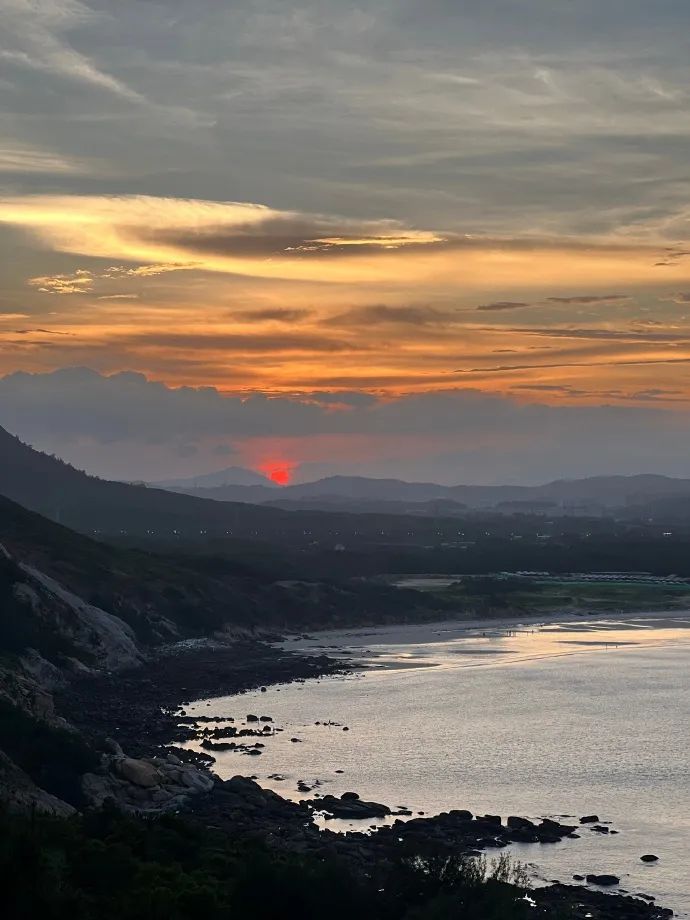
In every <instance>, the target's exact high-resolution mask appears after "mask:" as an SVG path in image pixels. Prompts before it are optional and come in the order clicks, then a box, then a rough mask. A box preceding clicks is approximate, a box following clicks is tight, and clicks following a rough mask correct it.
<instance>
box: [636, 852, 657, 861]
mask: <svg viewBox="0 0 690 920" xmlns="http://www.w3.org/2000/svg"><path fill="white" fill-rule="evenodd" d="M640 859H641V860H642V862H646V863H652V862H658V860H659V857H658V856H655V855H654V854H653V853H645V855H644V856H640Z"/></svg>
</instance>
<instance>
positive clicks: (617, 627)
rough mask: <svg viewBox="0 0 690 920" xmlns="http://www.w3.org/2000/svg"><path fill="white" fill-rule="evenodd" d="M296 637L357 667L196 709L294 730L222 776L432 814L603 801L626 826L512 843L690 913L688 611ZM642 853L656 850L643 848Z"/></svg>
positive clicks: (540, 860) (296, 643)
mask: <svg viewBox="0 0 690 920" xmlns="http://www.w3.org/2000/svg"><path fill="white" fill-rule="evenodd" d="M286 645H287V647H288V648H291V649H294V650H296V651H300V652H307V653H313V652H318V653H323V652H324V651H326V652H329V653H331V654H334V655H344V656H346V657H347V658H348V659H349V660H350V661H351V662H352V664H353V668H355V671H354V673H353V675H351V676H348V677H334V678H323V679H321V680H310V681H307V682H306V683H295V684H290V685H284V686H280V687H270V688H269V689H268V691H267V692H265V693H259V692H257V693H248V694H242V695H240V696H235V697H222V698H217V699H214V700H213V701H212V706H211V707H210V708H209V707H208V706H207V705H206V702H207V701H199V702H198V703H196V704H194V705H193V706H190V707H188V710H187V711H188V713H189V714H190V715H194V714H199V715H209V714H213V715H218V716H234V717H235V718H236V719H238V720H239V723H240V724H241V721H242V719H243V718H244V716H245V715H246V714H247V713H250V712H251V713H256V714H258V715H263V714H267V715H270V716H271V717H272V718H273V719H274V723H273V724H274V725H275V726H277V727H280V728H283V729H284V731H283V732H281V733H277V734H276V735H275V736H273V737H270V738H268V739H266V741H265V748H264V750H263V754H262V756H261V757H246V756H243V755H241V754H238V753H232V752H227V753H226V752H223V753H220V752H218V753H216V755H215V756H216V757H217V763H216V764H215V767H214V769H215V770H216V772H218V773H219V775H221V776H222V777H224V778H227V777H230V776H232V775H235V774H237V773H242V774H244V775H252V774H255V775H256V776H257V777H258V781H259V782H260V783H261V784H262V785H264V786H267V787H270V788H273V789H275V790H276V791H277V792H279V793H280V794H281V795H284V796H286V797H291V798H295V799H299V798H304V797H305V796H304V794H303V793H299V792H298V791H297V781H298V780H302V781H304V782H306V783H307V784H308V785H310V786H312V787H313V788H314V791H315V792H321V793H323V794H325V793H333V794H340V793H342V792H344V791H346V790H353V791H356V792H358V793H359V794H360V796H361V797H362V798H366V799H373V800H375V801H378V802H384V803H386V804H389V805H391V806H399V805H402V806H406V807H408V808H410V809H411V810H413V811H414V812H415V813H417V812H419V811H423V812H425V813H426V814H427V815H432V814H434V813H438V812H440V811H447V810H449V809H452V808H467V809H470V810H471V811H473V812H474V813H476V814H484V813H490V814H500V815H502V816H503V818H504V819H505V817H507V816H508V815H512V814H515V815H522V816H525V817H530V818H535V819H537V818H540V817H545V816H551V817H559V818H560V817H561V816H574V818H575V819H576V820H574V821H573V822H572V823H578V822H577V819H579V817H581V816H583V815H588V814H597V815H598V816H599V818H600V819H601V820H602V821H604V822H610V824H609V825H607V826H608V827H610V829H611V830H615V831H618V833H617V834H611V833H609V834H607V835H603V834H599V833H597V832H596V831H593V830H591V829H590V828H589V827H583V828H582V829H580V830H579V831H578V833H580V835H581V836H580V839H579V840H570V839H568V840H564V841H563V842H561V843H559V844H548V845H523V846H515V847H513V848H512V849H513V851H514V853H515V855H516V857H517V858H519V859H520V860H521V861H523V862H524V863H527V864H528V865H529V866H530V869H531V871H532V873H533V875H534V877H535V880H536V881H537V883H539V881H543V880H549V879H558V880H560V881H564V882H569V881H571V880H572V876H573V874H581V875H587V874H588V873H591V872H593V873H597V874H599V873H613V874H615V875H618V876H619V877H620V878H621V888H623V889H625V890H627V891H628V892H630V893H634V894H637V893H645V894H648V895H653V896H655V897H656V899H657V901H658V903H659V904H661V905H663V906H666V907H671V908H673V909H674V910H675V911H676V912H677V913H678V914H679V915H680V916H685V917H689V916H690V756H689V748H690V744H689V742H690V619H688V618H684V617H682V616H678V617H675V618H669V619H660V618H658V617H657V618H652V617H649V618H645V617H640V618H635V619H632V620H629V621H627V622H620V621H606V620H599V621H595V622H591V621H587V622H582V621H577V622H570V623H568V622H559V623H551V624H543V625H541V626H538V625H534V624H532V625H525V626H516V625H508V624H503V625H501V626H493V627H486V626H484V627H477V628H474V629H467V628H465V627H458V626H457V624H439V625H436V626H424V627H407V628H402V629H400V628H399V629H393V628H385V629H381V630H363V631H348V632H345V633H338V634H336V633H330V634H328V633H320V634H318V635H317V636H315V637H313V638H304V639H299V640H293V641H291V642H288V643H286ZM360 664H362V665H366V666H367V670H364V671H362V670H358V668H359V666H360ZM317 722H318V723H321V724H318V725H317V724H316V723H317ZM345 727H347V729H348V730H347V731H344V730H343V729H344V728H345ZM293 737H298V738H299V739H300V743H295V742H291V740H290V739H291V738H293ZM248 740H250V741H253V740H254V739H248ZM336 771H343V772H342V773H340V772H338V773H336ZM276 775H279V776H280V777H282V778H281V779H275V778H273V779H272V778H270V777H275V776H276ZM317 781H318V783H319V785H318V786H317V785H315V784H316V783H317ZM310 795H313V793H310ZM562 820H564V822H565V823H567V822H568V821H569V820H570V819H569V818H565V817H563V819H562ZM336 823H338V822H329V826H330V827H334V826H335V824H336ZM370 823H374V822H369V821H366V822H363V824H364V827H363V828H362V829H366V828H367V827H368V825H369V824H370ZM360 824H362V822H360ZM646 853H654V854H656V855H657V856H659V861H658V862H656V863H652V864H645V863H642V862H641V861H640V856H642V855H643V854H646Z"/></svg>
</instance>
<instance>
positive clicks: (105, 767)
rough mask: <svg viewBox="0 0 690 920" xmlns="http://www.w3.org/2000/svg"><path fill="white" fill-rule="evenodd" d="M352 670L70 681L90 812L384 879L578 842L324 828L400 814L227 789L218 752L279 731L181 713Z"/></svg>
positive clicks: (566, 897) (657, 915)
mask: <svg viewBox="0 0 690 920" xmlns="http://www.w3.org/2000/svg"><path fill="white" fill-rule="evenodd" d="M346 671H347V668H345V667H344V666H343V664H342V663H341V662H338V661H336V660H333V659H330V658H326V657H313V656H309V657H300V656H298V655H295V654H293V653H289V652H285V651H282V650H279V649H276V648H275V647H273V646H271V645H268V644H267V643H265V642H251V641H243V642H234V643H229V644H222V645H215V644H213V645H212V644H201V645H200V646H197V647H192V648H182V649H172V650H168V651H166V652H164V653H161V654H159V655H157V656H156V658H155V659H153V660H152V661H150V662H149V663H148V664H146V665H144V666H143V667H141V668H137V669H132V670H130V671H126V672H122V671H120V672H118V673H113V674H108V675H105V676H102V677H99V678H88V679H82V680H79V681H76V682H73V683H72V684H71V685H70V686H69V687H68V688H67V689H65V690H63V691H62V692H61V693H60V694H59V696H58V697H57V699H56V702H57V705H58V707H59V711H60V713H61V714H62V715H64V716H65V717H66V718H67V719H68V720H69V721H70V722H71V723H72V724H73V725H75V726H76V727H77V728H79V729H80V730H81V731H82V732H83V733H84V734H85V735H86V736H87V737H89V738H90V739H91V740H93V741H94V742H96V743H97V744H98V745H99V746H100V749H101V750H102V752H103V753H102V755H101V766H100V769H99V770H98V771H97V772H95V773H92V774H89V775H87V777H85V780H84V793H85V795H86V798H87V799H88V800H89V801H90V802H91V803H92V804H94V805H101V804H103V803H105V802H106V801H108V800H114V801H115V802H116V803H117V804H118V805H119V807H121V808H123V809H124V810H126V811H131V812H134V813H161V812H165V811H175V812H179V813H181V814H183V815H185V816H186V817H187V818H188V819H189V820H191V821H193V822H195V823H199V824H201V825H203V826H207V827H213V828H216V829H220V830H222V831H225V832H227V833H229V834H230V835H232V836H233V837H234V838H246V839H247V840H257V839H258V840H261V841H263V842H265V843H266V844H268V845H269V846H272V847H275V848H277V849H282V850H285V851H289V852H291V853H297V854H303V855H305V856H306V855H309V856H312V857H316V858H326V857H335V858H337V859H339V860H341V861H342V862H343V863H345V864H347V865H348V866H350V867H351V868H352V869H354V870H355V871H358V872H361V873H364V874H366V875H368V876H369V877H375V876H378V875H379V874H380V875H381V877H382V878H383V877H384V876H385V873H386V871H387V868H388V867H389V866H390V865H391V864H392V862H393V861H394V860H395V859H397V858H400V857H401V856H405V855H412V854H431V853H434V854H438V853H449V854H450V853H454V854H457V853H462V854H465V855H467V856H468V857H469V856H477V855H479V854H482V853H486V852H489V853H492V852H493V853H496V852H497V851H498V850H500V849H502V848H504V847H506V846H508V845H509V844H511V843H517V842H519V843H535V844H549V843H555V842H558V841H561V840H563V839H566V838H568V837H577V836H579V835H578V833H577V830H578V827H577V826H576V825H566V824H560V823H559V822H556V821H552V820H549V819H545V820H543V821H541V822H533V821H529V820H527V819H526V818H522V817H519V816H510V817H508V818H507V819H506V821H505V822H504V821H502V819H501V817H499V816H497V815H484V816H475V815H473V814H472V813H470V812H469V811H460V810H454V811H450V812H445V813H442V814H439V815H435V816H432V817H426V816H425V817H421V816H416V817H412V816H411V815H410V814H409V812H405V811H403V812H397V814H399V815H401V816H403V817H405V818H409V820H400V818H399V817H398V818H396V820H395V821H394V822H393V823H390V824H387V825H384V826H381V827H378V828H376V829H375V831H373V832H371V833H369V832H363V831H349V832H347V833H339V832H336V831H332V830H330V829H329V828H321V827H319V825H318V824H317V823H316V820H315V818H316V817H317V816H318V815H322V816H325V817H326V818H329V817H330V818H345V819H362V820H365V819H367V818H369V819H370V818H373V817H383V816H388V815H390V816H394V815H395V814H396V813H395V812H392V811H391V809H389V808H388V807H387V806H385V805H382V804H380V803H370V802H363V801H362V800H360V799H359V796H358V795H357V794H356V793H349V794H348V793H345V794H344V795H343V796H341V797H339V798H336V797H335V796H320V795H318V793H316V794H314V795H313V797H312V798H311V799H305V800H303V801H301V802H293V801H289V800H287V799H284V798H282V797H281V796H279V795H278V794H277V793H275V792H273V791H271V790H267V789H263V788H262V787H260V786H259V785H258V784H257V783H256V782H254V779H253V778H249V777H247V776H235V777H233V778H232V779H230V780H226V781H222V780H220V779H219V778H218V777H217V776H215V775H214V774H213V773H212V772H211V770H210V765H211V764H212V762H213V756H212V752H213V750H214V748H215V749H218V748H219V747H220V748H223V747H225V746H227V747H231V746H232V747H234V748H235V749H237V748H238V747H239V749H240V752H242V753H245V754H246V753H255V754H260V753H261V748H262V747H263V742H262V741H261V740H256V739H259V738H260V737H270V736H271V735H272V733H273V732H274V731H275V730H277V729H276V727H274V726H273V725H272V724H271V722H272V720H271V719H270V717H268V716H266V717H264V720H263V723H262V720H261V716H252V717H251V718H247V717H243V719H242V721H244V722H245V725H244V726H243V727H241V728H240V727H239V726H238V725H233V724H225V725H224V726H221V725H220V724H219V723H220V722H221V721H224V722H225V723H232V720H229V719H225V720H218V719H216V718H215V717H213V716H212V715H209V716H206V717H203V718H200V717H194V718H192V717H188V716H187V714H186V711H185V709H184V707H185V705H187V704H188V703H189V702H191V701H192V700H195V699H200V698H204V697H208V696H220V695H225V694H227V695H231V694H239V693H243V692H246V691H249V690H256V689H260V688H263V687H266V686H268V685H270V684H279V683H287V682H292V681H305V680H307V679H309V678H316V677H321V676H325V675H333V674H338V673H345V672H346ZM106 737H107V740H106ZM192 739H195V740H197V741H199V740H200V739H205V740H206V742H207V743H206V744H203V745H202V747H203V749H204V753H201V754H196V753H194V752H191V751H188V750H186V749H183V748H178V747H176V748H172V747H171V746H170V745H171V743H174V742H176V741H177V742H185V741H189V740H192ZM125 751H126V752H127V753H125ZM206 751H208V753H206ZM247 772H249V770H248V771H247ZM303 791H305V792H307V791H308V790H307V788H305V789H304V790H303ZM586 817H587V819H589V818H591V817H595V816H586ZM583 823H591V822H590V821H589V820H585V819H583ZM602 878H603V877H602ZM582 881H585V879H582ZM591 881H594V877H592V879H591ZM615 882H617V880H615V881H614V884H615ZM604 883H605V882H602V883H601V884H604ZM609 884H610V882H609ZM530 897H531V898H532V900H533V901H534V904H535V907H536V909H537V911H538V912H539V913H542V914H544V915H550V914H552V913H558V915H559V916H563V917H568V918H572V920H585V918H588V920H605V918H612V920H664V918H667V917H670V916H672V915H673V912H672V911H670V910H668V909H665V908H662V907H659V906H657V905H656V904H654V903H653V902H652V899H647V900H643V899H642V898H641V897H630V896H627V895H624V894H622V893H615V894H612V893H607V892H604V891H602V890H596V889H593V888H588V887H585V886H584V885H582V884H578V885H563V884H552V885H550V886H547V887H545V888H538V889H535V890H534V891H532V892H530Z"/></svg>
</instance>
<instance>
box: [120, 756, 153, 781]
mask: <svg viewBox="0 0 690 920" xmlns="http://www.w3.org/2000/svg"><path fill="white" fill-rule="evenodd" d="M115 769H116V771H117V773H118V775H119V776H121V777H122V778H123V779H126V780H128V782H130V783H134V785H135V786H141V787H142V788H144V789H149V788H151V787H152V786H157V785H158V784H159V783H160V781H161V774H160V771H159V770H158V769H157V768H156V767H154V765H153V764H152V763H149V762H148V761H146V760H135V759H134V758H133V757H123V758H122V759H121V760H118V761H117V762H116V764H115Z"/></svg>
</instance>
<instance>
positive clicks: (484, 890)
mask: <svg viewBox="0 0 690 920" xmlns="http://www.w3.org/2000/svg"><path fill="white" fill-rule="evenodd" d="M0 873H1V874H2V877H3V880H4V881H3V897H2V900H3V907H4V909H3V916H4V917H5V918H7V920H33V918H35V917H43V918H46V920H198V918H200V917H203V918H204V920H230V918H233V917H243V918H244V917H246V918H249V917H251V918H252V920H276V918H279V917H285V918H287V917H299V918H301V920H317V918H318V920H321V918H323V917H324V916H328V917H330V918H332V920H339V918H342V920H352V918H353V917H361V918H371V920H378V918H380V920H394V918H396V920H398V918H400V920H402V918H408V920H432V918H434V920H435V918H438V920H441V918H451V917H452V918H463V920H522V918H527V917H528V916H529V915H530V914H529V908H528V904H527V902H526V901H525V900H524V893H525V888H524V886H525V881H524V875H523V873H522V872H521V871H520V870H519V867H514V866H512V865H511V863H510V861H509V860H507V859H506V858H503V859H499V860H497V861H496V862H494V863H493V864H492V865H490V866H488V867H487V863H486V861H485V860H483V859H463V858H448V857H443V858H441V857H433V856H432V857H426V858H420V857H418V858H408V859H401V860H400V861H399V862H398V863H397V865H394V866H392V867H389V869H388V870H387V872H386V877H385V880H384V881H382V879H381V878H380V877H378V876H377V878H376V879H371V880H366V879H363V878H360V877H356V876H353V875H352V874H351V872H350V871H349V869H348V868H347V867H346V866H345V865H343V864H341V863H339V862H335V861H330V860H325V861H321V860H316V859H314V858H302V857H299V856H295V855H286V854H279V853H277V852H275V851H269V850H267V849H265V848H264V847H263V846H262V845H260V844H258V843H257V844H256V845H254V846H252V845H249V846H248V845H247V844H246V843H244V842H243V843H242V844H240V843H235V842H233V841H232V840H230V839H229V838H228V837H226V836H224V835H223V834H221V833H219V832H216V831H213V830H210V829H208V828H205V827H199V826H196V825H192V824H189V823H186V822H184V821H182V820H180V819H178V818H175V817H163V818H158V819H156V820H153V819H148V820H145V819H135V818H126V817H123V816H121V815H119V814H117V813H116V812H114V811H108V810H105V811H102V812H93V813H89V814H86V815H84V816H78V817H74V818H71V819H67V820H65V819H54V818H47V817H42V816H38V815H34V816H33V817H32V818H30V819H27V818H20V817H16V816H12V815H8V814H0Z"/></svg>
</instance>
